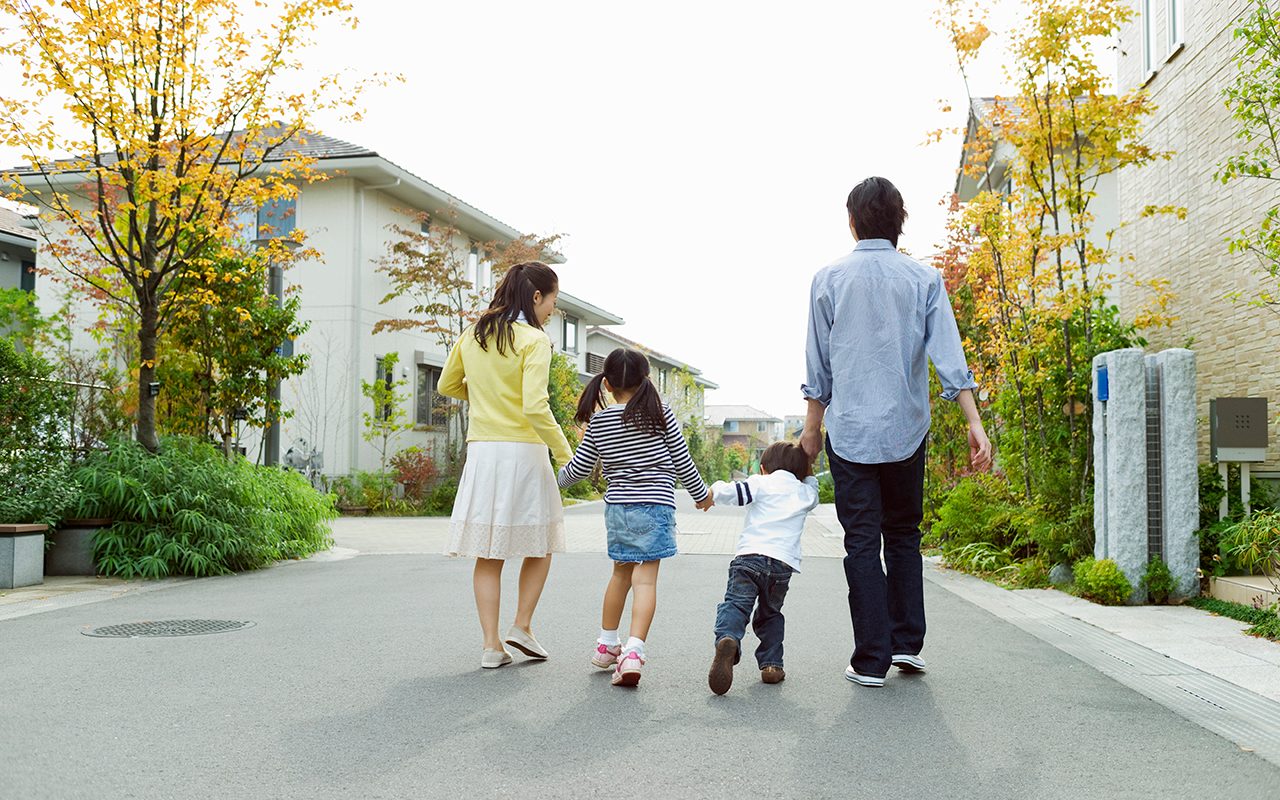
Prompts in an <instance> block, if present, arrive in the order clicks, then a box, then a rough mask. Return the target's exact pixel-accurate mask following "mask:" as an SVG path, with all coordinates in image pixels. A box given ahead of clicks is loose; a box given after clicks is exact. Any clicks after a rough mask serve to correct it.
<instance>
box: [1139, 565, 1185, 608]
mask: <svg viewBox="0 0 1280 800" xmlns="http://www.w3.org/2000/svg"><path fill="white" fill-rule="evenodd" d="M1142 588H1144V589H1146V591H1147V599H1148V600H1149V601H1150V602H1152V603H1156V604H1160V603H1164V602H1165V601H1167V600H1168V599H1169V597H1170V596H1171V595H1173V593H1174V592H1175V591H1176V590H1177V588H1178V584H1177V582H1176V581H1174V579H1173V573H1172V572H1170V571H1169V565H1168V564H1166V563H1164V561H1163V559H1161V558H1160V557H1159V556H1152V557H1151V561H1150V562H1148V563H1147V571H1146V572H1145V573H1144V574H1143V576H1142Z"/></svg>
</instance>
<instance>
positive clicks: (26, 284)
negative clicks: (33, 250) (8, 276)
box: [18, 261, 36, 292]
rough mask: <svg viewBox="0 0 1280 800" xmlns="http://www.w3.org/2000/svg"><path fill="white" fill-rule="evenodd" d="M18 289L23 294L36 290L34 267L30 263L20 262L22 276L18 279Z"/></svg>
mask: <svg viewBox="0 0 1280 800" xmlns="http://www.w3.org/2000/svg"><path fill="white" fill-rule="evenodd" d="M18 288H19V289H21V290H22V291H24V292H34V291H35V290H36V265H35V264H34V263H32V262H30V261H23V262H22V274H21V276H20V277H19V278H18Z"/></svg>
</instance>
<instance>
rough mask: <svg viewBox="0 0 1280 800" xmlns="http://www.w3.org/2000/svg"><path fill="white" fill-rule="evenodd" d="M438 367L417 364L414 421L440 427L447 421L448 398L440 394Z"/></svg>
mask: <svg viewBox="0 0 1280 800" xmlns="http://www.w3.org/2000/svg"><path fill="white" fill-rule="evenodd" d="M439 388H440V368H439V367H432V366H429V365H427V364H419V365H418V390H417V396H418V407H417V412H416V415H415V417H414V422H416V423H417V424H419V425H425V426H429V427H432V428H442V427H444V426H445V425H446V424H448V422H449V398H447V397H445V396H444V395H442V394H440V391H439Z"/></svg>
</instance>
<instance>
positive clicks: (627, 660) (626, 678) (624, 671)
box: [609, 650, 644, 686]
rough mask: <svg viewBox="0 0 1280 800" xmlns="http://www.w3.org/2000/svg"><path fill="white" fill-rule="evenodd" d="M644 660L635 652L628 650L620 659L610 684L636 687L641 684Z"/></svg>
mask: <svg viewBox="0 0 1280 800" xmlns="http://www.w3.org/2000/svg"><path fill="white" fill-rule="evenodd" d="M643 666H644V659H643V658H641V657H640V654H639V653H637V652H636V651H635V650H628V651H627V652H625V653H623V654H622V656H621V657H619V658H618V666H617V667H615V668H614V670H613V677H612V678H611V679H610V681H609V682H610V683H612V684H613V685H614V686H635V685H636V684H638V683H640V668H641V667H643Z"/></svg>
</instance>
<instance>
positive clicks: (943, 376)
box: [924, 273, 978, 400]
mask: <svg viewBox="0 0 1280 800" xmlns="http://www.w3.org/2000/svg"><path fill="white" fill-rule="evenodd" d="M926 303H927V305H926V308H925V328H924V347H925V352H926V353H928V355H929V360H930V361H932V362H933V368H934V369H935V370H936V371H937V373H938V380H939V381H940V382H941V383H942V397H943V399H944V400H955V399H956V398H957V397H959V396H960V392H962V391H964V390H965V389H977V388H978V384H977V382H976V381H974V379H973V371H972V370H970V369H969V365H968V363H967V362H966V361H965V358H964V346H963V344H962V343H961V341H960V329H959V328H958V327H957V326H956V317H955V313H954V312H953V311H952V310H951V299H950V298H948V297H947V288H946V286H945V285H943V283H942V273H938V276H937V280H935V281H934V283H933V285H932V286H930V287H929V294H928V297H927V300H926Z"/></svg>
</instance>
